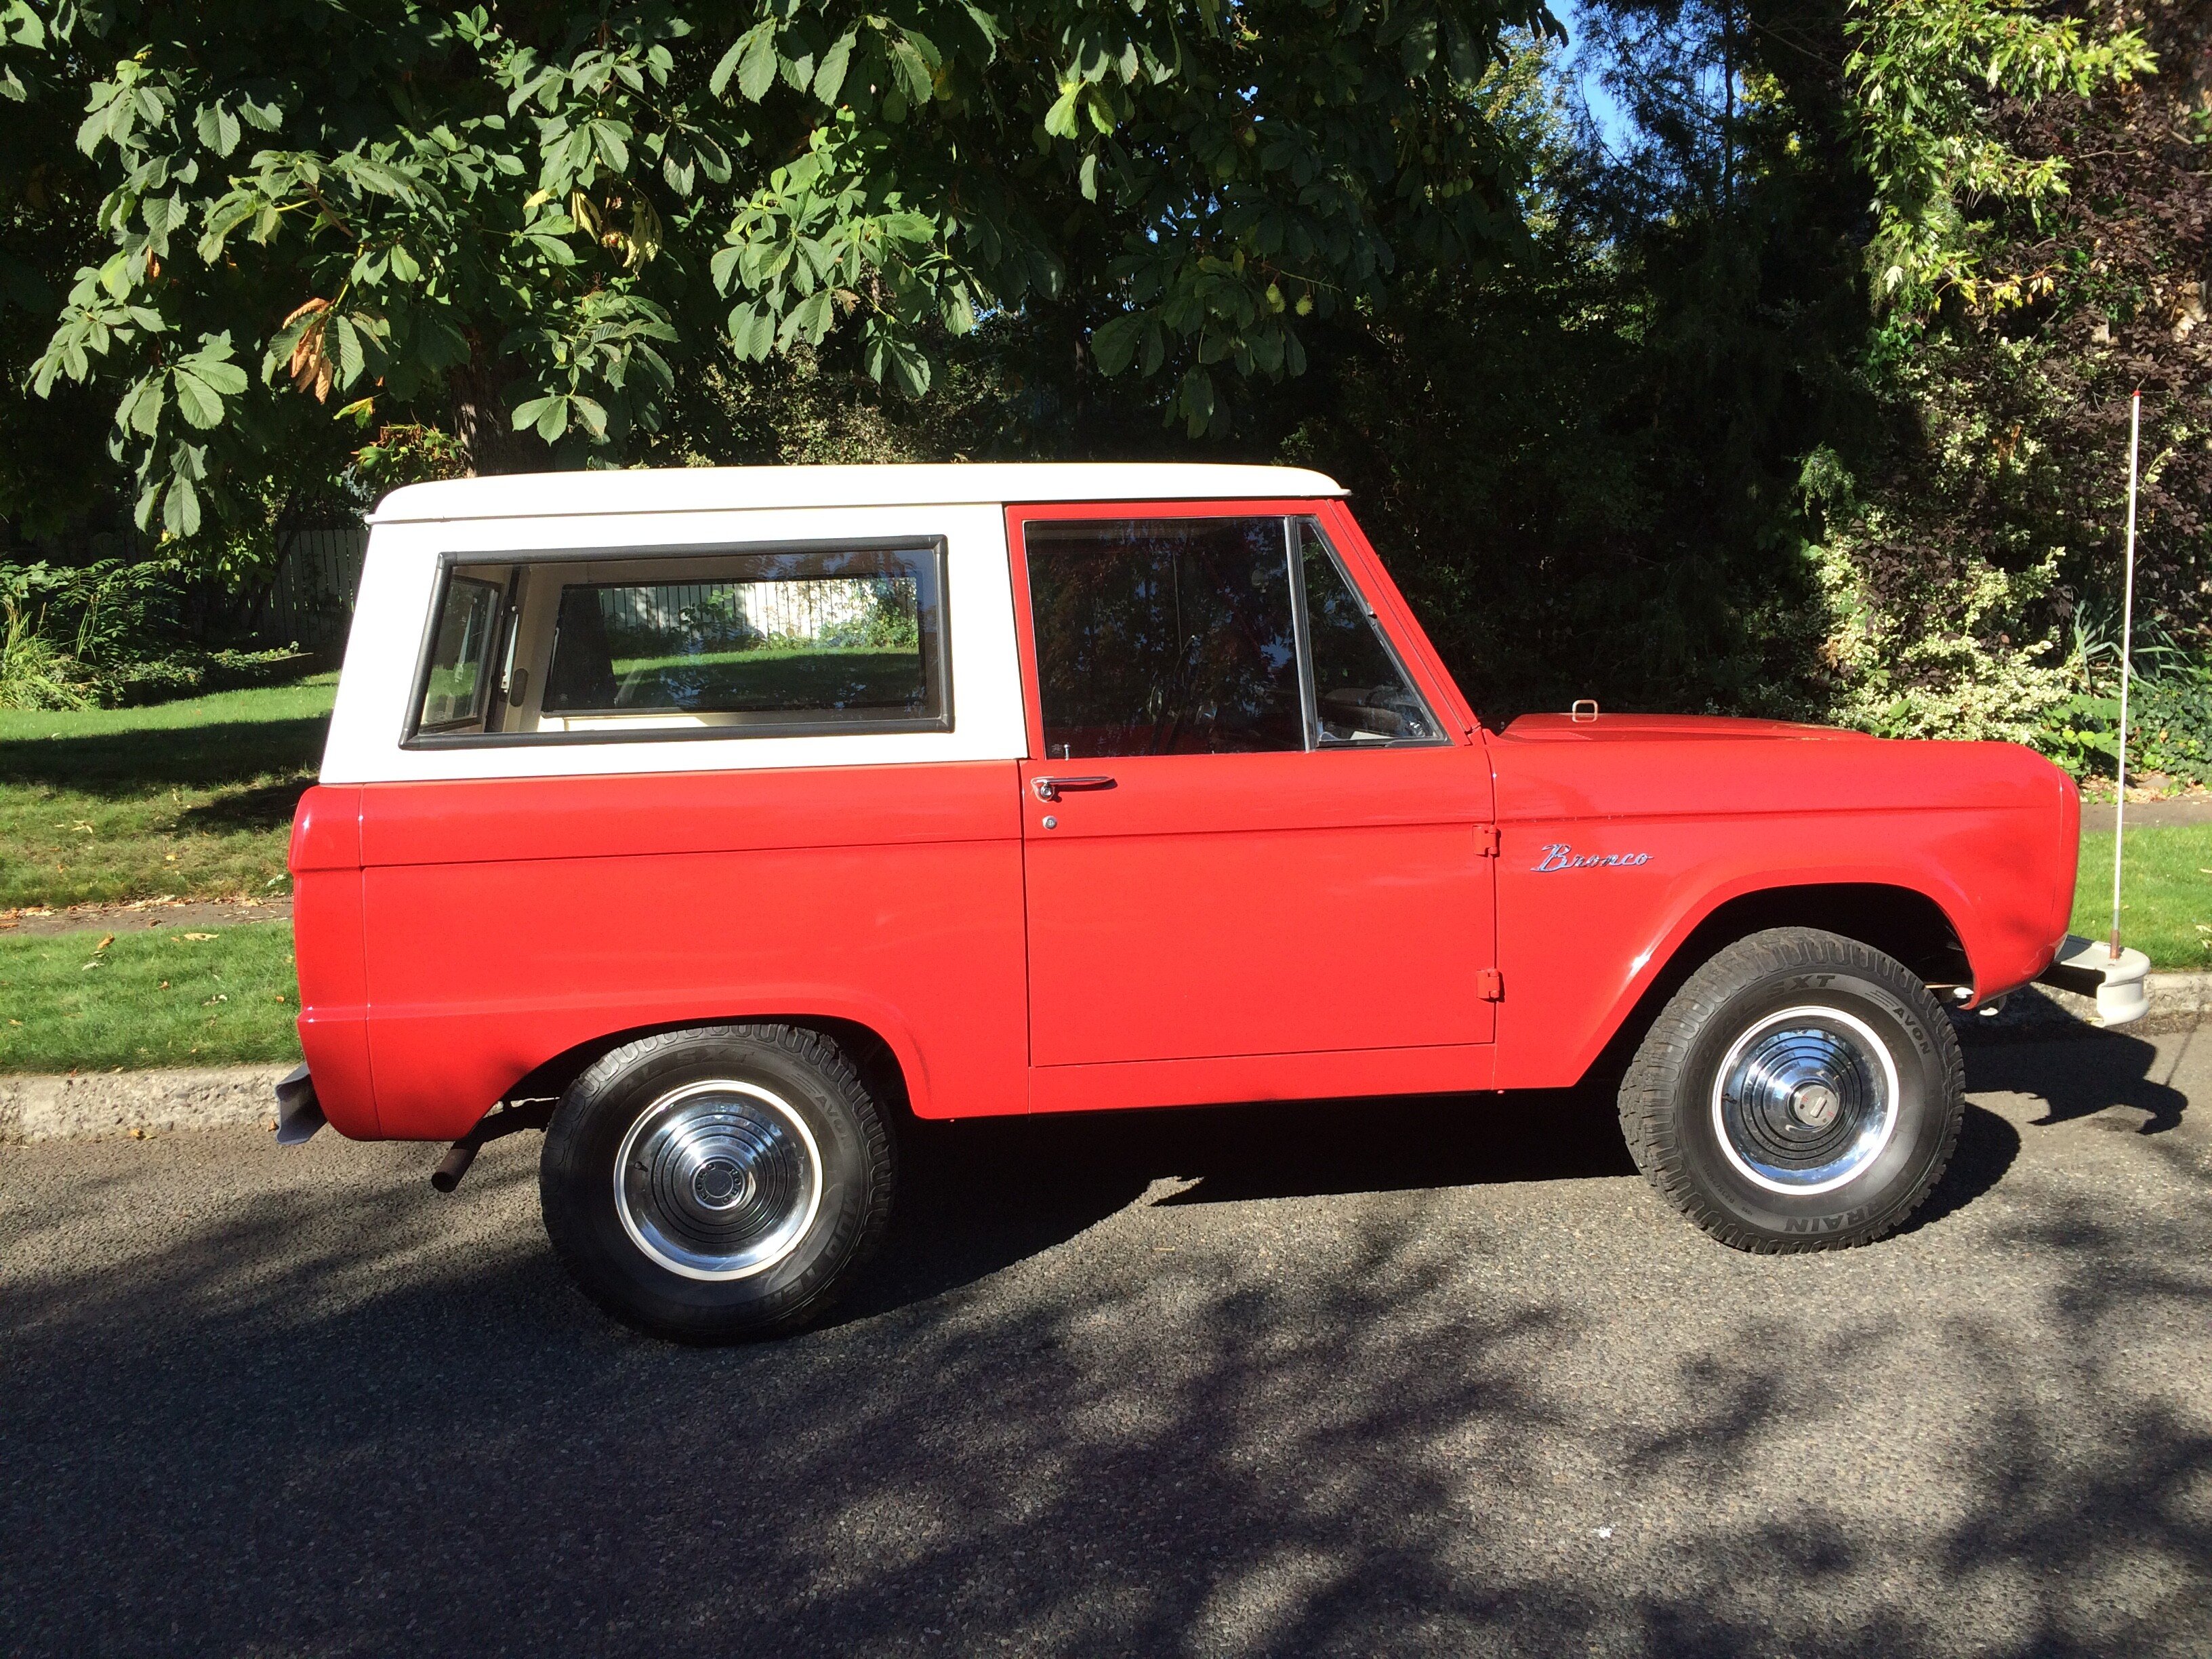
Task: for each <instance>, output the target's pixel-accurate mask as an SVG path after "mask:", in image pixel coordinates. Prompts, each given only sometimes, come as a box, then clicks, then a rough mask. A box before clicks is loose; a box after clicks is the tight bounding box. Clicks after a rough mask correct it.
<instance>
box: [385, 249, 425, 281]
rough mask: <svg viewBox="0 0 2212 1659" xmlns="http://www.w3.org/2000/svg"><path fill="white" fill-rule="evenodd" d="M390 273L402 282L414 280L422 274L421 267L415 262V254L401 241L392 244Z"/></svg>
mask: <svg viewBox="0 0 2212 1659" xmlns="http://www.w3.org/2000/svg"><path fill="white" fill-rule="evenodd" d="M392 275H393V276H397V277H398V279H399V280H400V281H401V282H403V283H411V282H414V281H416V279H417V278H419V277H420V276H422V266H420V265H418V264H416V263H415V256H414V255H413V254H411V253H410V252H408V251H407V249H406V246H405V245H404V244H403V243H399V242H394V243H393V244H392Z"/></svg>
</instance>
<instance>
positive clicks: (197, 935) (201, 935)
mask: <svg viewBox="0 0 2212 1659" xmlns="http://www.w3.org/2000/svg"><path fill="white" fill-rule="evenodd" d="M214 937H215V935H214V934H213V933H187V934H185V938H186V939H213V938H214Z"/></svg>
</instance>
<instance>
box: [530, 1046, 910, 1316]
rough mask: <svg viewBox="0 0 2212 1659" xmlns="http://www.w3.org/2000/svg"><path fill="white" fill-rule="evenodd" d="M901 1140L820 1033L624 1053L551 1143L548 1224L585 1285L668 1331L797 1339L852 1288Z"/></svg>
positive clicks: (572, 1098) (602, 1299)
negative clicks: (792, 1333)
mask: <svg viewBox="0 0 2212 1659" xmlns="http://www.w3.org/2000/svg"><path fill="white" fill-rule="evenodd" d="M894 1170H895V1158H894V1146H893V1142H892V1139H891V1135H890V1129H889V1127H888V1125H887V1123H886V1121H885V1118H884V1114H883V1112H882V1111H881V1110H880V1109H878V1106H877V1103H876V1102H875V1101H874V1099H873V1098H872V1097H871V1096H870V1095H869V1093H868V1091H867V1089H866V1086H865V1085H863V1084H862V1082H861V1080H860V1073H859V1072H858V1071H857V1070H856V1069H855V1068H854V1065H853V1063H852V1061H851V1060H850V1059H849V1058H848V1056H847V1055H846V1054H845V1053H844V1051H843V1050H842V1049H841V1048H839V1047H838V1046H837V1045H836V1043H834V1042H831V1041H830V1040H829V1038H828V1037H826V1036H823V1035H822V1034H821V1033H819V1032H817V1031H811V1030H804V1029H802V1028H799V1027H796V1026H789V1025H727V1026H713V1027H708V1028H704V1029H699V1030H684V1031H668V1032H663V1033H660V1034H659V1035H657V1036H649V1037H642V1038H640V1039H639V1040H638V1041H637V1042H629V1043H625V1044H623V1046H622V1047H621V1048H617V1049H615V1050H614V1051H613V1052H612V1053H611V1054H607V1055H606V1056H605V1058H603V1059H602V1060H599V1063H598V1064H596V1065H594V1066H592V1068H591V1069H590V1070H588V1071H586V1073H584V1074H583V1075H582V1076H581V1077H580V1078H578V1079H576V1081H575V1082H574V1084H572V1085H569V1088H568V1092H567V1093H566V1094H564V1095H563V1096H562V1099H561V1103H560V1106H559V1108H558V1109H556V1111H555V1113H554V1115H553V1121H552V1123H551V1125H550V1127H548V1129H547V1131H546V1135H545V1149H544V1155H543V1158H542V1159H541V1161H540V1163H539V1166H538V1194H539V1198H540V1200H541V1202H542V1204H543V1206H544V1215H545V1231H546V1232H547V1234H548V1235H549V1236H550V1237H551V1239H552V1241H553V1246H554V1249H555V1250H556V1252H557V1253H558V1254H559V1255H560V1257H561V1259H562V1262H563V1263H564V1264H565V1265H566V1266H567V1267H568V1271H569V1272H570V1273H572V1274H573V1275H574V1277H575V1279H576V1281H577V1283H578V1284H579V1285H581V1286H582V1287H583V1289H584V1290H585V1291H586V1293H587V1294H589V1295H590V1296H591V1297H592V1299H593V1300H595V1301H596V1302H598V1303H599V1304H600V1306H602V1307H604V1308H605V1309H606V1310H608V1311H609V1312H610V1313H612V1314H613V1315H615V1316H616V1317H617V1318H619V1319H622V1320H624V1321H626V1322H629V1323H630V1324H633V1325H635V1326H638V1327H639V1328H642V1329H645V1330H648V1331H652V1332H654V1333H656V1334H660V1335H664V1336H673V1337H678V1338H684V1339H687V1340H698V1341H713V1340H725V1339H728V1338H732V1337H742V1336H758V1335H769V1334H776V1333H779V1332H783V1331H788V1330H792V1329H795V1328H798V1327H799V1326H800V1325H802V1324H804V1323H805V1322H807V1321H808V1320H810V1319H811V1318H812V1317H814V1316H816V1315H817V1314H818V1313H820V1312H821V1311H822V1310H823V1309H824V1308H826V1307H828V1306H829V1304H830V1303H831V1302H832V1301H834V1300H835V1299H836V1297H837V1295H838V1294H839V1292H840V1291H842V1290H843V1289H844V1288H845V1286H846V1285H848V1283H849V1282H850V1281H851V1279H852V1277H853V1275H854V1273H856V1272H857V1271H858V1270H859V1269H860V1267H861V1265H862V1264H863V1263H864V1262H865V1261H866V1259H867V1257H868V1256H869V1255H870V1254H871V1253H872V1251H873V1250H874V1249H875V1247H876V1245H877V1244H878V1243H879V1242H880V1241H881V1239H882V1237H883V1231H884V1226H885V1225H886V1224H887V1223H888V1221H889V1219H890V1205H891V1194H892V1187H893V1182H894Z"/></svg>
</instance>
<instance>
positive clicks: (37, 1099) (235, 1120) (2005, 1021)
mask: <svg viewBox="0 0 2212 1659" xmlns="http://www.w3.org/2000/svg"><path fill="white" fill-rule="evenodd" d="M2149 986H2150V1012H2149V1013H2148V1015H2146V1016H2145V1017H2144V1018H2142V1019H2141V1020H2139V1021H2138V1022H2136V1024H2133V1025H2127V1026H2123V1027H2121V1028H2120V1033H2119V1034H2120V1035H2123V1036H2135V1035H2137V1034H2142V1035H2149V1034H2151V1033H2153V1032H2159V1031H2181V1030H2191V1028H2193V1027H2195V1026H2197V1025H2198V1024H2202V1023H2203V1022H2204V1021H2205V1020H2206V1019H2207V1018H2212V974H2153V975H2151V976H2150V980H2149ZM2096 1014H2097V1008H2096V1003H2095V1000H2093V999H2092V998H2089V997H2078V996H2075V995H2074V994H2071V993H2070V992H2066V991H2060V990H2057V989H2054V988H2053V987H2050V986H2042V985H2039V986H2033V987H2029V988H2028V989H2027V990H2025V991H2016V992H2015V993H2014V994H2012V995H2011V997H2009V998H2008V999H2007V1000H2006V1002H2005V1006H2004V1007H2003V1009H2002V1011H2000V1012H1997V1013H1995V1014H1992V1015H1989V1016H1986V1017H1984V1016H1981V1015H1976V1014H1960V1015H1958V1016H1957V1017H1956V1023H1957V1024H1958V1026H1959V1030H1960V1035H1961V1036H1964V1037H1965V1038H1966V1039H1967V1040H1968V1041H1969V1042H1972V1041H1974V1040H1977V1039H1981V1040H1988V1041H2002V1040H2005V1039H2008V1038H2009V1039H2011V1040H2013V1041H2016V1042H2017V1041H2049V1040H2051V1039H2052V1038H2059V1037H2071V1036H2096V1035H2097V1034H2098V1033H2099V1032H2100V1030H2102V1028H2101V1027H2100V1026H2099V1025H2098V1024H2097V1023H2096ZM291 1069H292V1068H291V1067H290V1066H209V1067H206V1068H204V1069H196V1070H177V1071H165V1072H98V1073H92V1074H90V1075H88V1076H80V1077H0V1144H14V1145H18V1146H20V1145H23V1144H26V1143H30V1142H36V1141H42V1140H90V1139H98V1138H100V1137H101V1136H105V1135H129V1134H139V1135H147V1134H164V1133H170V1132H173V1131H175V1130H179V1129H221V1128H242V1127H256V1128H261V1127H267V1126H268V1125H269V1124H270V1123H271V1122H273V1121H275V1120H276V1096H275V1093H274V1091H275V1089H276V1079H279V1078H281V1077H283V1075H284V1073H287V1072H289V1071H290V1070H291Z"/></svg>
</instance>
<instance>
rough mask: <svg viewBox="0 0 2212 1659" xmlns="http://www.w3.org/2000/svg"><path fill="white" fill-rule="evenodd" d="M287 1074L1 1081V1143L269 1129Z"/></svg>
mask: <svg viewBox="0 0 2212 1659" xmlns="http://www.w3.org/2000/svg"><path fill="white" fill-rule="evenodd" d="M291 1069H292V1068H291V1067H290V1066H205V1067H194V1068H191V1069H179V1070H176V1071H163V1072H95V1073H90V1074H88V1075H81V1076H76V1077H0V1143H9V1142H13V1143H16V1144H21V1143H24V1142H30V1141H40V1140H89V1139H97V1138H99V1137H100V1136H103V1135H127V1134H131V1133H137V1134H158V1133H165V1132H167V1131H169V1130H173V1129H220V1128H233V1127H246V1126H249V1125H250V1126H253V1127H261V1126H264V1125H266V1124H268V1123H270V1122H273V1121H275V1119H276V1095H275V1093H274V1092H273V1091H274V1090H275V1089H276V1079H278V1078H281V1077H283V1075H284V1073H287V1072H289V1071H290V1070H291Z"/></svg>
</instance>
